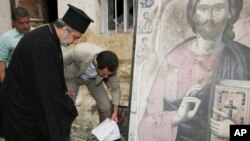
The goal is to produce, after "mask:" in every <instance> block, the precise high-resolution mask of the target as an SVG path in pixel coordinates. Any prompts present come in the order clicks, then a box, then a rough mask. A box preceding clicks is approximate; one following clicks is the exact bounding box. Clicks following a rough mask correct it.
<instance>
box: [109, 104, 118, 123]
mask: <svg viewBox="0 0 250 141" xmlns="http://www.w3.org/2000/svg"><path fill="white" fill-rule="evenodd" d="M111 120H114V121H115V122H116V123H117V122H118V106H117V105H114V106H113V113H112V116H111Z"/></svg>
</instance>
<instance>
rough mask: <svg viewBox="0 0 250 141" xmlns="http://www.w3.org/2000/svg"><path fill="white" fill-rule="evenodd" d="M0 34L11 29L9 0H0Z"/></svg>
mask: <svg viewBox="0 0 250 141" xmlns="http://www.w3.org/2000/svg"><path fill="white" fill-rule="evenodd" d="M0 13H1V14H0V23H1V25H0V35H2V34H3V33H4V32H6V31H8V30H9V29H11V15H10V13H11V12H10V1H9V0H0Z"/></svg>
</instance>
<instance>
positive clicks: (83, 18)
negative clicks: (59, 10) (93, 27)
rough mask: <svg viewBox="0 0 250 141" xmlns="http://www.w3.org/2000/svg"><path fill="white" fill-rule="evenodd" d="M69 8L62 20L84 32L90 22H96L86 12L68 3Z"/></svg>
mask: <svg viewBox="0 0 250 141" xmlns="http://www.w3.org/2000/svg"><path fill="white" fill-rule="evenodd" d="M68 6H69V9H68V11H67V12H66V13H65V14H64V16H63V18H62V20H63V21H64V22H65V23H66V24H67V25H68V26H70V27H72V28H73V29H75V30H76V31H79V32H81V33H84V32H85V31H86V29H87V28H88V26H89V24H90V22H94V21H93V20H92V19H91V18H90V17H89V16H88V15H87V14H86V13H85V12H83V11H82V10H80V9H78V8H76V7H74V6H72V5H70V4H68Z"/></svg>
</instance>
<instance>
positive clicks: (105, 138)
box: [91, 118, 121, 141]
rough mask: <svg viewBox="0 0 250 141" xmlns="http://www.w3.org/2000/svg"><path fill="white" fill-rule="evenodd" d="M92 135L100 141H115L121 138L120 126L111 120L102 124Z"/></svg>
mask: <svg viewBox="0 0 250 141" xmlns="http://www.w3.org/2000/svg"><path fill="white" fill-rule="evenodd" d="M91 133H92V134H93V135H95V136H96V137H97V139H98V140H100V141H113V140H117V139H119V138H120V137H121V134H120V131H119V127H118V125H117V124H116V122H115V121H113V120H110V119H109V118H107V119H105V120H104V121H103V122H102V123H100V124H99V125H98V126H97V127H96V128H94V129H93V130H92V131H91Z"/></svg>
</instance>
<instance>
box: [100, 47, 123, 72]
mask: <svg viewBox="0 0 250 141" xmlns="http://www.w3.org/2000/svg"><path fill="white" fill-rule="evenodd" d="M96 61H97V64H98V69H101V70H102V69H104V68H107V69H108V70H109V71H110V72H115V71H116V70H117V68H118V66H119V61H118V57H117V55H116V54H115V53H113V52H112V51H102V52H100V53H98V54H97V57H96Z"/></svg>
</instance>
